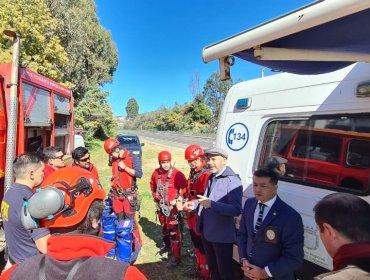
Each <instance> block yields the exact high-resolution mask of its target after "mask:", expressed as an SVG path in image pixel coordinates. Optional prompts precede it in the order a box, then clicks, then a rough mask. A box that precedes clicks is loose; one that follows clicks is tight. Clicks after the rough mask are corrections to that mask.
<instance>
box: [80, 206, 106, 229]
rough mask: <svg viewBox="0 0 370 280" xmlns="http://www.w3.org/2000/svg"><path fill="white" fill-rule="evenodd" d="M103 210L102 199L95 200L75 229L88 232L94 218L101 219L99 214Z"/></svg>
mask: <svg viewBox="0 0 370 280" xmlns="http://www.w3.org/2000/svg"><path fill="white" fill-rule="evenodd" d="M103 210H104V201H103V200H95V201H94V202H93V203H92V204H91V206H90V208H89V211H88V212H87V214H86V217H85V219H84V220H83V221H82V223H80V224H79V225H78V227H77V230H80V231H81V232H82V233H86V232H89V231H90V230H91V229H92V222H93V220H94V219H95V220H96V221H98V222H99V221H100V220H101V215H102V213H103Z"/></svg>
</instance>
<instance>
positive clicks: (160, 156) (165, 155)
mask: <svg viewBox="0 0 370 280" xmlns="http://www.w3.org/2000/svg"><path fill="white" fill-rule="evenodd" d="M171 159H172V157H171V154H170V152H168V151H162V152H160V153H159V154H158V161H167V160H171Z"/></svg>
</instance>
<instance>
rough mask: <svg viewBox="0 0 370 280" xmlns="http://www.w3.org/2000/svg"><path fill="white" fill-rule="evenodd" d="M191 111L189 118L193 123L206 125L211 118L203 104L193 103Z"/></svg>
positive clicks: (208, 110) (209, 112)
mask: <svg viewBox="0 0 370 280" xmlns="http://www.w3.org/2000/svg"><path fill="white" fill-rule="evenodd" d="M192 107H193V111H192V114H191V117H192V119H193V121H195V122H199V123H201V124H207V123H209V122H210V120H211V118H212V112H211V110H210V109H209V107H208V106H207V104H206V103H204V102H202V101H201V102H193V104H192Z"/></svg>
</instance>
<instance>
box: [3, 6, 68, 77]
mask: <svg viewBox="0 0 370 280" xmlns="http://www.w3.org/2000/svg"><path fill="white" fill-rule="evenodd" d="M0 7H1V9H0V32H1V34H2V32H3V30H5V29H10V30H13V31H15V32H17V33H19V34H20V35H21V51H20V61H26V62H27V63H28V68H30V69H32V70H34V71H36V72H38V73H40V74H43V75H45V76H48V77H49V78H52V79H54V80H57V81H60V80H61V78H62V76H63V72H62V71H60V69H61V68H62V67H63V66H64V65H66V64H67V63H68V56H67V52H66V51H65V49H64V47H63V46H62V44H61V42H60V38H59V37H58V36H57V35H56V30H57V28H58V21H57V20H56V19H55V18H53V17H52V14H51V12H50V10H49V9H48V7H47V6H46V5H45V1H44V0H33V1H28V0H17V1H13V0H0ZM11 45H12V40H11V39H10V38H8V37H6V36H0V62H1V63H9V62H11V56H12V55H11V51H12V49H11Z"/></svg>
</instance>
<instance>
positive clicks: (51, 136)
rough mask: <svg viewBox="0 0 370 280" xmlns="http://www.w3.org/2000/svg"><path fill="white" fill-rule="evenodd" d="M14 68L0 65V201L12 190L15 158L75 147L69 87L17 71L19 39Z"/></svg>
mask: <svg viewBox="0 0 370 280" xmlns="http://www.w3.org/2000/svg"><path fill="white" fill-rule="evenodd" d="M13 35H14V42H15V43H14V51H13V63H12V64H0V189H1V190H0V198H1V199H2V197H3V195H4V190H6V189H7V188H9V187H10V185H11V183H12V180H13V176H12V169H11V166H12V162H13V160H14V158H15V156H17V155H19V154H21V153H24V152H27V151H31V152H38V151H41V150H42V149H43V148H44V147H47V146H51V145H55V146H61V147H62V148H63V150H64V152H65V153H69V152H70V151H71V150H72V149H73V147H74V138H73V133H74V121H73V97H72V92H71V90H69V89H68V88H67V87H65V86H63V85H61V84H59V83H57V82H55V81H53V80H51V79H49V78H47V77H45V76H42V75H40V74H38V73H36V72H34V71H32V70H30V69H27V68H24V67H18V61H19V59H18V57H17V55H18V50H17V48H19V37H17V35H16V34H13Z"/></svg>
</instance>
